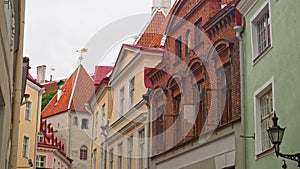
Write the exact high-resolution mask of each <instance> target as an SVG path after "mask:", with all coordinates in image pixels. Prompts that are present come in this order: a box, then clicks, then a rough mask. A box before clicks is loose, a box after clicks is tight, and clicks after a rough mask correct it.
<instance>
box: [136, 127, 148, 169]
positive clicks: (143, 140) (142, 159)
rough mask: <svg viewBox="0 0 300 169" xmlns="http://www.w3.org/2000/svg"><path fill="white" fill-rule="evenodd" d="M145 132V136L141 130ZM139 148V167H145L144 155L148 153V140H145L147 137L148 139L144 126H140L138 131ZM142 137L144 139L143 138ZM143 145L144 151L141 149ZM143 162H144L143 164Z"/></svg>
mask: <svg viewBox="0 0 300 169" xmlns="http://www.w3.org/2000/svg"><path fill="white" fill-rule="evenodd" d="M142 131H143V132H144V138H142V137H141V132H142ZM137 132H138V134H137V135H138V148H137V154H138V160H137V166H138V168H140V167H141V165H142V168H144V167H145V164H146V163H145V158H144V155H145V154H146V146H145V145H146V142H145V139H146V130H145V127H142V128H140V129H139V130H138V131H137ZM141 138H142V139H141ZM141 147H142V148H143V151H141ZM141 162H142V163H143V164H141Z"/></svg>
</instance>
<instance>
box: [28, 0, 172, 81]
mask: <svg viewBox="0 0 300 169" xmlns="http://www.w3.org/2000/svg"><path fill="white" fill-rule="evenodd" d="M172 2H173V1H172ZM151 6H152V0H106V1H104V0H27V1H26V18H25V42H24V44H25V46H24V55H25V56H27V57H29V58H30V66H31V70H30V73H31V74H32V75H33V76H34V77H36V67H37V66H39V65H46V66H47V74H46V79H47V80H49V74H50V73H53V75H54V80H56V79H60V78H66V77H68V76H69V75H70V74H71V73H72V72H73V71H74V70H75V68H76V67H77V66H78V64H79V60H78V57H79V53H76V50H78V49H81V48H83V47H87V44H88V43H89V42H90V41H91V39H93V38H94V39H98V41H99V39H101V38H102V41H103V40H104V41H105V40H107V39H105V38H103V31H102V34H101V33H98V34H97V32H101V30H102V29H103V28H105V27H106V28H108V29H111V30H112V31H111V32H112V33H113V31H116V30H114V29H112V28H110V27H109V26H108V25H113V24H112V23H115V22H118V20H120V19H121V20H122V19H123V18H126V17H131V16H135V15H143V16H145V14H146V13H147V14H148V15H147V18H149V17H150V13H151ZM131 18H132V17H131ZM134 19H135V20H138V19H136V18H134ZM131 20H132V19H131ZM143 22H144V23H142V24H136V26H135V28H136V29H137V30H141V29H142V28H143V25H145V24H146V22H147V19H145V21H143ZM128 23H129V22H128ZM129 24H131V26H132V25H133V22H131V23H129ZM116 25H118V24H115V25H114V26H116ZM120 29H123V28H122V27H120ZM95 36H97V38H95ZM123 38H125V43H132V39H131V40H130V39H129V37H123ZM120 40H121V39H120ZM123 40H124V39H123ZM99 44H101V43H99ZM112 47H113V46H112ZM119 48H120V45H119V46H118V45H116V46H115V48H113V49H112V52H111V53H110V56H108V58H110V59H109V60H110V61H106V62H105V63H103V64H105V65H108V64H113V62H114V60H115V59H114V57H115V56H116V55H117V53H118V50H119ZM88 50H89V51H90V49H88ZM105 50H109V49H105ZM89 51H88V53H89ZM90 53H91V52H90ZM84 57H96V56H95V52H94V53H93V56H91V54H89V55H88V54H85V55H84ZM106 60H107V59H106ZM84 62H94V63H93V64H94V65H96V64H102V62H103V59H102V60H101V59H100V60H99V62H98V63H96V62H95V61H94V60H93V61H92V60H89V59H87V58H86V59H84V60H83V65H84V66H86V67H87V69H88V71H89V73H92V70H94V65H93V64H90V65H89V64H86V65H85V64H84ZM51 68H54V69H55V71H51Z"/></svg>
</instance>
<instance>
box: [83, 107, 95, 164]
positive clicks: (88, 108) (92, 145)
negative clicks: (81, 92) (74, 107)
mask: <svg viewBox="0 0 300 169" xmlns="http://www.w3.org/2000/svg"><path fill="white" fill-rule="evenodd" d="M84 108H85V110H86V111H88V112H89V113H90V114H91V115H92V118H93V120H92V134H91V135H92V140H91V150H90V154H91V155H90V157H91V159H90V169H92V168H93V156H94V154H93V152H94V151H93V147H94V137H95V136H94V130H95V116H94V113H93V111H92V110H91V106H90V104H89V103H85V104H84ZM96 130H97V129H96Z"/></svg>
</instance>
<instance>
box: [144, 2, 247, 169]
mask: <svg viewBox="0 0 300 169" xmlns="http://www.w3.org/2000/svg"><path fill="white" fill-rule="evenodd" d="M172 14H173V15H176V16H179V17H182V18H184V19H187V21H188V22H180V21H177V20H176V19H174V20H175V21H174V20H172V19H171V20H170V22H169V27H168V29H169V30H168V31H167V32H169V33H170V35H168V36H169V37H167V40H166V46H165V48H166V49H167V50H168V52H170V53H172V54H176V45H175V43H176V42H175V40H176V39H179V37H181V42H182V46H181V48H180V50H181V52H182V58H181V59H178V57H176V56H174V55H172V54H167V55H166V56H165V57H164V59H163V61H162V63H160V64H159V65H158V66H157V69H159V70H163V71H159V70H156V71H152V72H151V73H150V74H149V76H150V79H151V81H152V82H153V84H154V88H155V89H163V90H164V91H165V93H164V96H165V99H166V101H165V103H164V104H165V110H164V111H163V122H164V124H163V125H164V126H163V128H164V129H163V132H162V135H164V139H163V141H162V143H160V142H157V140H155V139H153V140H152V141H153V147H154V148H153V149H152V150H153V155H154V156H153V157H152V158H151V161H152V167H154V168H170V167H175V168H193V167H194V168H201V167H203V166H205V167H206V168H209V167H211V168H218V169H219V168H220V169H221V168H224V167H232V166H235V167H236V168H241V167H242V162H243V159H242V158H241V156H240V155H241V154H242V145H241V140H240V138H239V136H240V127H241V125H240V113H241V110H240V109H241V102H240V74H239V68H240V67H239V47H238V40H237V39H236V38H235V32H234V31H233V27H234V26H236V23H237V21H236V13H235V8H234V5H233V4H228V5H227V6H226V7H225V8H223V10H222V8H221V4H219V2H217V1H208V0H207V1H193V2H191V1H179V2H178V5H177V6H176V8H175V9H174V12H173V13H172ZM201 19H202V32H203V33H202V38H203V42H201V43H198V44H196V36H197V34H196V33H195V32H196V31H195V25H197V23H198V22H199V21H200V20H201ZM188 30H190V32H191V52H190V53H186V52H185V51H186V48H187V38H186V33H187V32H188ZM196 63H197V64H199V68H195V67H194V66H195V65H196ZM208 65H209V66H208ZM226 66H228V67H230V70H231V71H230V72H229V73H228V74H230V76H231V94H230V96H231V102H230V105H231V106H232V110H231V115H230V116H231V117H225V116H224V115H225V113H223V112H225V111H224V108H225V105H224V106H223V107H222V106H220V105H222V104H225V103H224V102H225V101H221V99H220V98H219V97H216V95H217V96H220V95H222V94H224V95H225V93H220V91H221V90H220V89H221V87H224V86H226V82H224V81H222V77H220V76H219V75H218V73H219V71H220V70H222V68H225V67H226ZM211 75H215V76H217V78H214V77H213V76H211ZM223 76H225V72H224V75H223ZM172 81H176V85H178V86H179V87H176V85H174V84H173V82H172ZM201 81H203V87H204V88H205V90H204V93H205V97H203V98H207V99H205V100H204V102H205V108H204V109H205V110H206V111H207V115H206V117H205V118H206V121H205V122H204V124H202V125H203V127H200V128H201V129H200V131H195V130H197V129H195V128H199V127H198V126H200V123H201V122H200V121H201V120H199V119H203V117H201V116H200V115H202V114H205V113H203V112H202V113H200V111H199V114H198V112H196V115H195V117H192V118H191V117H186V116H185V115H187V116H188V115H190V116H192V115H193V114H192V112H189V111H190V110H189V109H185V108H186V107H185V106H189V105H192V106H194V107H192V108H195V107H196V106H197V105H198V103H199V100H198V99H197V95H199V96H200V94H199V90H197V88H196V87H195V86H196V82H201ZM223 85H224V86H223ZM216 91H218V92H216ZM214 95H215V96H214ZM175 97H180V98H181V101H180V105H179V107H180V109H179V113H178V112H177V110H176V101H175ZM200 97H202V96H200ZM156 101H157V100H155V97H154V98H153V101H152V102H153V103H154V104H155V102H156ZM217 101H218V102H217ZM207 109H208V110H207ZM195 110H196V111H198V110H199V109H198V108H196V109H195ZM155 113H157V112H156V109H155V107H153V108H152V114H151V115H152V116H154V117H155ZM197 116H198V117H197ZM199 116H200V117H199ZM224 117H225V118H224ZM187 118H190V119H187ZM223 119H225V120H223ZM188 120H193V122H189V121H188ZM198 120H199V121H198ZM159 123H161V122H160V121H159V120H155V121H153V123H152V132H156V130H157V127H156V126H157V124H159ZM195 126H196V127H195ZM230 127H233V128H234V129H232V131H231V132H232V137H231V138H232V139H234V140H235V144H233V146H232V149H230V150H229V149H227V150H222V149H214V148H212V147H216V148H217V147H218V146H217V145H222V146H224V147H225V146H227V145H228V146H230V145H232V144H230V143H229V142H230V141H228V142H227V141H226V139H225V137H223V136H222V135H220V133H222V132H225V131H228V129H229V128H230ZM178 128H179V129H178ZM198 130H199V129H198ZM212 140H214V141H213V142H215V143H216V144H213V143H212V142H211V141H212ZM160 141H161V140H160ZM223 141H224V142H223ZM218 142H220V143H221V142H223V143H224V144H220V143H218ZM161 144H163V145H165V147H164V151H162V152H161V151H158V150H156V149H155V148H156V147H158V146H160V145H161ZM187 147H188V148H187ZM224 147H223V148H224ZM228 148H229V147H228ZM224 151H225V152H226V153H224ZM203 152H205V154H204V155H203V156H204V157H203V158H199V155H200V154H201V153H203ZM208 152H209V153H211V154H210V155H209V156H207V157H205V155H206V154H208ZM229 152H230V153H229ZM227 153H229V154H230V155H229V154H228V156H231V155H233V156H234V157H230V158H232V159H234V160H233V161H231V163H229V162H228V163H227V162H225V164H224V163H223V164H221V162H219V160H221V161H222V160H224V156H220V155H221V154H223V155H224V154H225V156H227ZM205 160H208V161H207V162H205Z"/></svg>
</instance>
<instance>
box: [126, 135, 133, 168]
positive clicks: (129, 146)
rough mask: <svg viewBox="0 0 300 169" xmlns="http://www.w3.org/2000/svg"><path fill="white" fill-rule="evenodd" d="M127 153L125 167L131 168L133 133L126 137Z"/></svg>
mask: <svg viewBox="0 0 300 169" xmlns="http://www.w3.org/2000/svg"><path fill="white" fill-rule="evenodd" d="M127 145H128V146H127V151H128V152H127V154H128V158H127V169H132V167H133V166H132V160H133V159H132V156H133V135H131V136H129V138H128V139H127Z"/></svg>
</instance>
